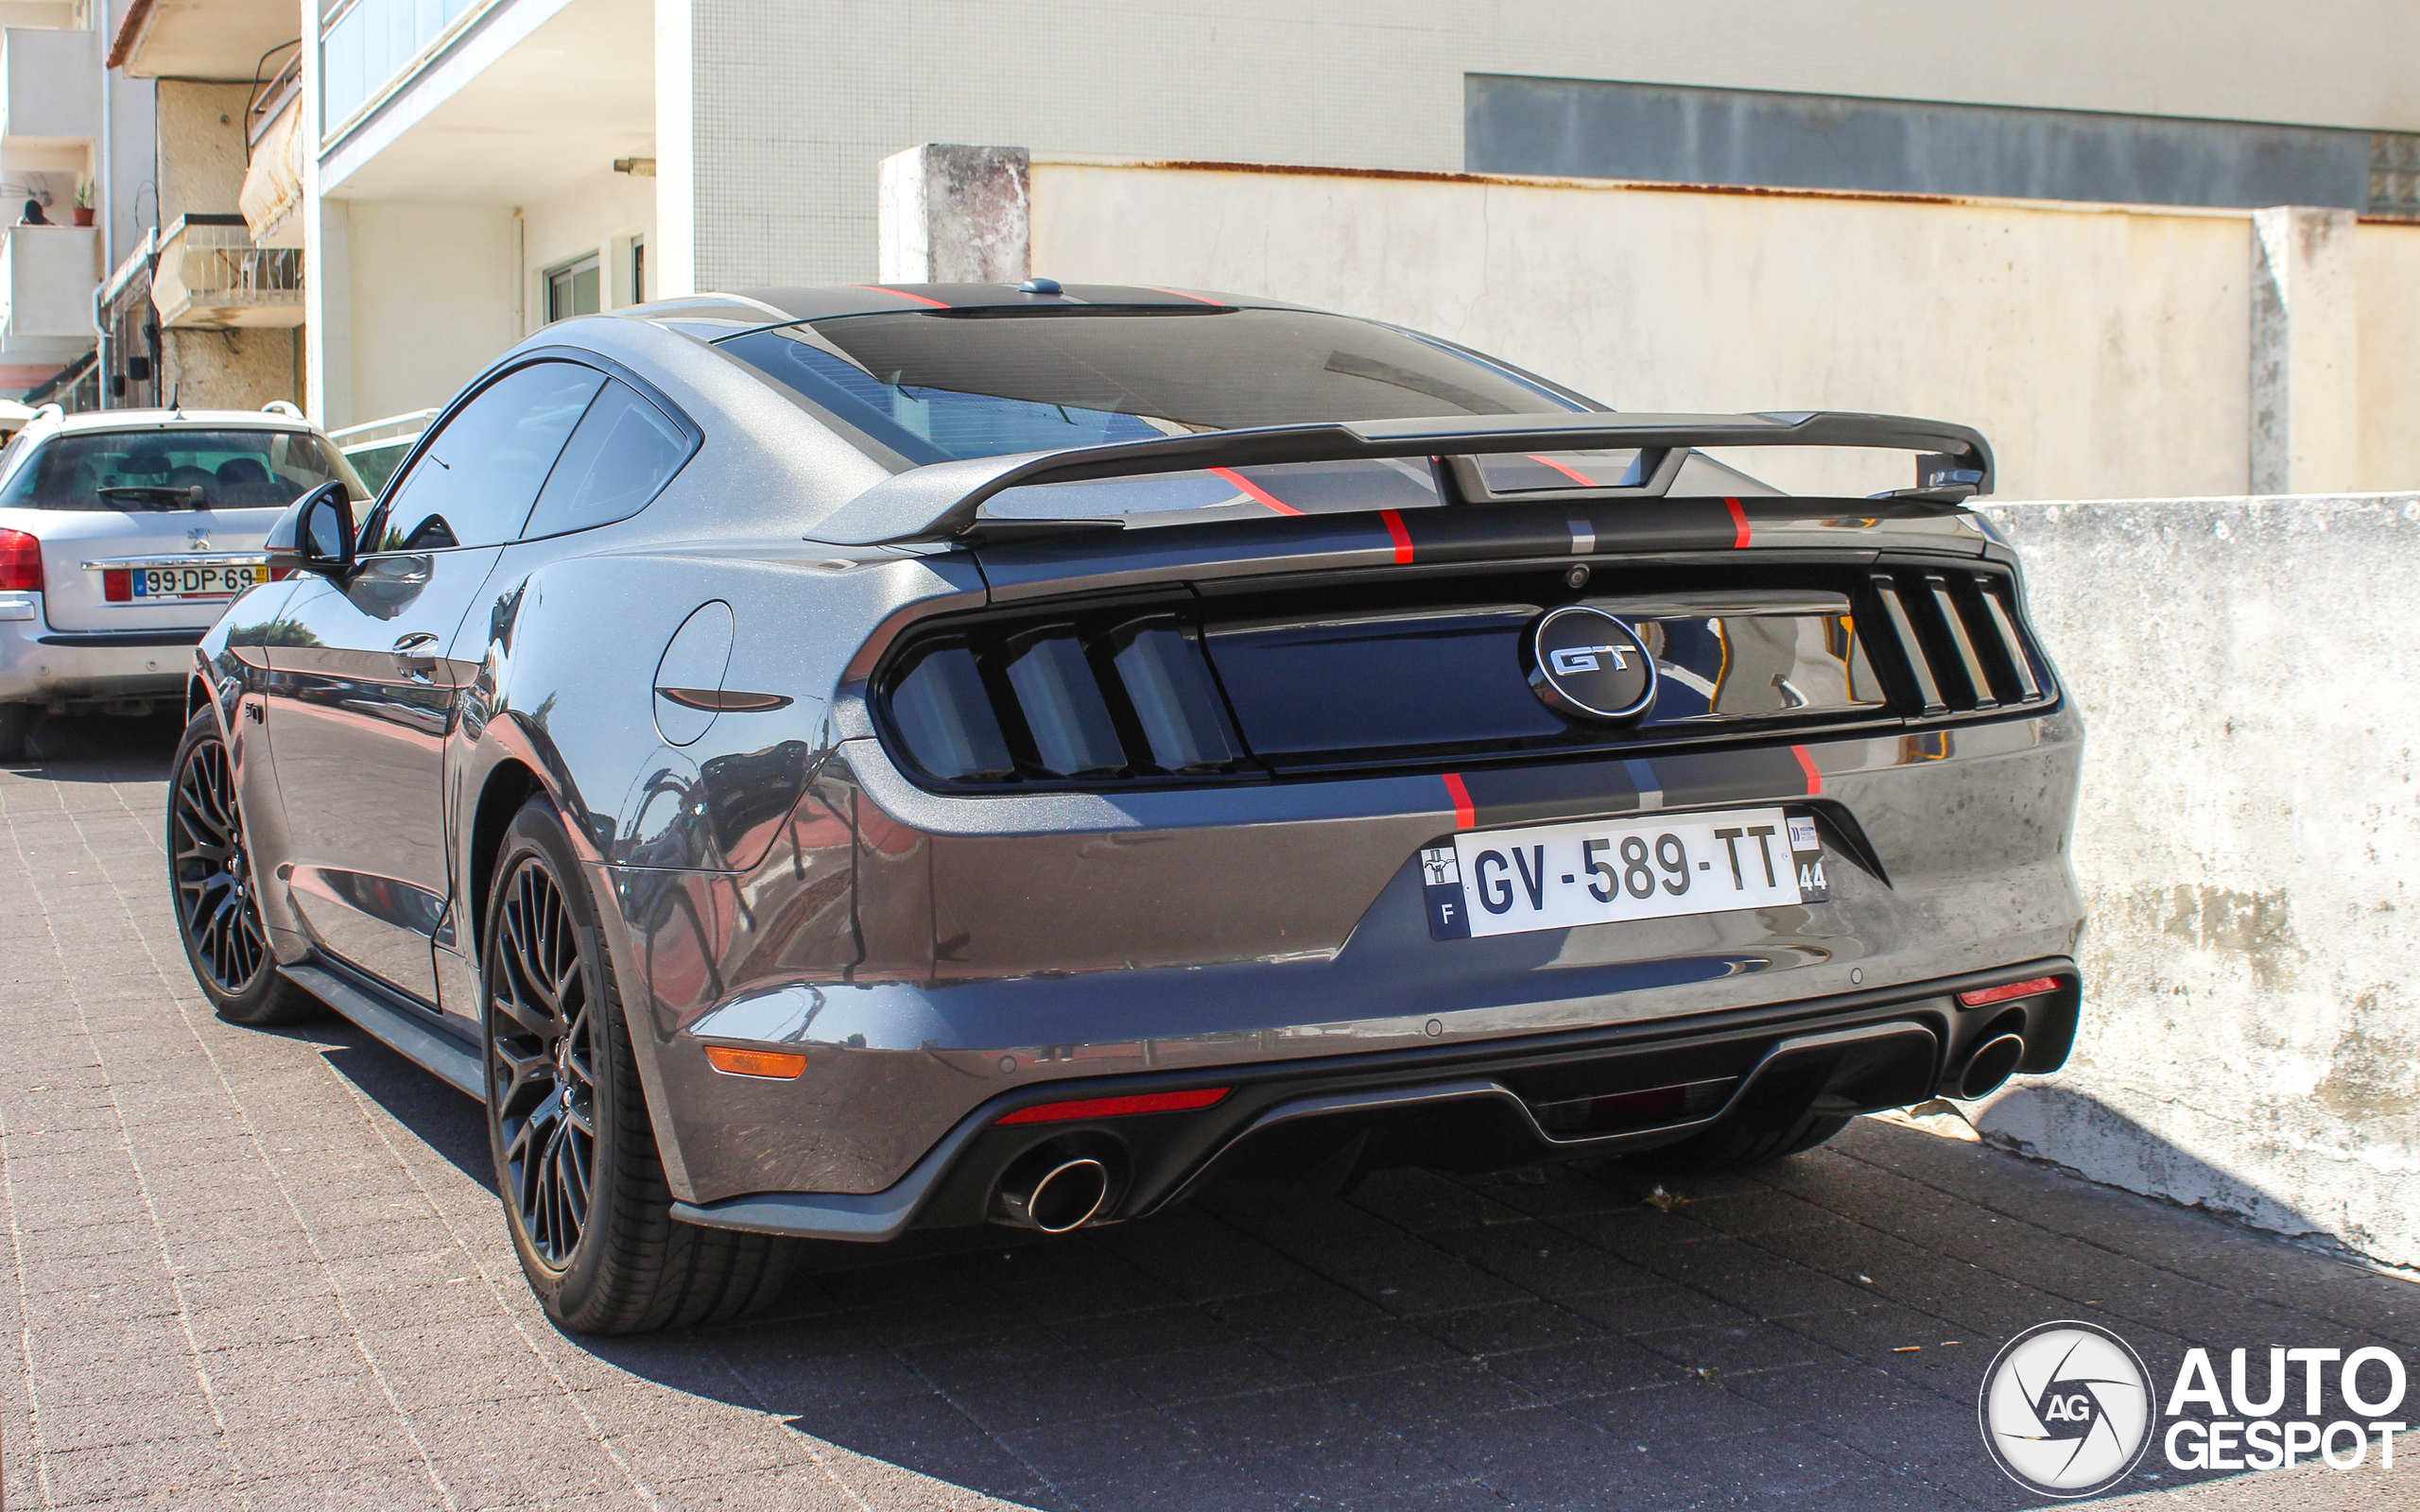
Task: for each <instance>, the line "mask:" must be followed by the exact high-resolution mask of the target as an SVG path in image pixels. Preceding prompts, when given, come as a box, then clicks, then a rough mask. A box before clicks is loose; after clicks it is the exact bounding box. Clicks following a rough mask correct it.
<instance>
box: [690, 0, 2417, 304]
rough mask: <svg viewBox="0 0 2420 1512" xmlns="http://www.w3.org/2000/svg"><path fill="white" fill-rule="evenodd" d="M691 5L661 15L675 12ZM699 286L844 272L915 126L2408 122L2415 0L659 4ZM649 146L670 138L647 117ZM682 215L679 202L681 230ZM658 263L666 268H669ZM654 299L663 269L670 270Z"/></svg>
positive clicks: (1440, 139) (1367, 160)
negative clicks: (806, 7)
mask: <svg viewBox="0 0 2420 1512" xmlns="http://www.w3.org/2000/svg"><path fill="white" fill-rule="evenodd" d="M673 13H677V14H673ZM657 14H658V38H657V54H656V66H657V70H658V74H657V89H656V98H657V100H658V108H659V112H660V114H661V113H662V112H665V111H666V110H668V109H670V108H671V106H672V104H673V102H674V101H676V100H679V99H681V98H683V97H689V98H693V99H694V102H695V105H694V118H695V135H694V147H693V148H692V152H693V154H694V173H695V179H694V182H693V183H692V182H691V181H690V180H686V179H684V178H682V177H679V176H677V175H676V174H675V173H672V172H667V175H666V179H665V180H664V184H665V189H666V194H667V195H670V194H675V193H679V194H681V195H683V203H684V204H685V205H686V206H687V207H688V209H687V210H685V211H684V212H683V214H687V215H694V217H695V220H696V228H697V229H696V242H695V253H694V268H692V266H689V265H687V264H683V265H682V266H680V267H679V272H680V274H681V275H682V276H683V277H684V278H685V277H691V276H694V278H695V280H696V285H697V286H698V287H701V288H740V287H748V286H752V285H766V284H777V283H848V282H855V281H856V280H859V279H862V278H865V277H866V276H868V274H869V272H870V271H871V269H872V268H873V260H874V219H873V207H874V165H875V164H876V163H878V162H880V161H881V160H882V159H883V158H884V157H886V156H888V155H889V154H890V153H892V152H895V151H898V150H899V149H901V148H903V147H908V146H914V145H916V144H917V143H920V142H970V143H993V144H1022V145H1025V146H1036V147H1048V148H1052V149H1055V150H1060V151H1065V152H1097V153H1118V154H1122V155H1127V156H1139V157H1165V158H1185V159H1215V160H1219V161H1228V162H1253V163H1337V164H1349V165H1353V166H1360V167H1386V168H1409V169H1426V170H1445V171H1451V170H1458V169H1460V168H1461V167H1462V165H1463V157H1462V119H1463V82H1462V80H1463V76H1464V75H1465V74H1466V73H1473V72H1477V73H1507V74H1528V75H1537V76H1546V77H1566V78H1602V79H1623V80H1632V81H1639V82H1649V83H1668V84H1698V85H1719V86H1727V87H1733V88H1740V89H1765V90H1789V91H1801V92H1810V93H1819V94H1851V95H1864V96H1870V97H1877V98H1887V99H1907V98H1920V99H1938V100H1950V101H1960V102H1966V103H1976V104H1997V105H2016V106H2037V107H2050V108H2063V109H2074V110H2090V111H2118V112H2138V113H2146V114H2167V115H2179V116H2199V117H2207V118H2214V119H2222V120H2251V121H2270V122H2287V123H2295V124H2304V125H2312V126H2342V127H2359V128H2365V129H2394V130H2411V129H2420V73H2415V72H2414V70H2412V69H2411V66H2410V60H2411V58H2412V57H2413V56H2414V55H2415V54H2420V7H2414V6H2411V5H2410V4H2409V3H2408V0H2338V3H2335V4H2329V5H2325V6H2304V7H2299V8H2291V9H2281V8H2280V7H2278V6H2277V5H2275V4H2274V3H2273V0H2130V3H2128V4H2125V5H2119V6H2112V5H2109V4H2106V3H2103V0H2037V3H2034V4H2029V5H2015V4H1993V5H1972V4H1970V5H1942V4H1940V3H1938V0H1840V3H1836V4H1831V5H1822V6H1810V5H1806V4H1803V3H1801V0H1717V3H1709V4H1703V5H1695V6H1674V5H1669V4H1663V3H1658V0H1311V3H1308V4H1305V3H1303V0H1173V3H1168V4H1163V5H1158V6H1153V7H1149V8H1139V7H1133V6H1123V5H1110V4H1104V3H1102V0H1029V3H1026V4H1021V5H1018V6H1015V7H1011V8H1007V9H997V8H983V7H977V8H973V9H970V8H969V7H967V6H966V5H964V4H963V3H960V0H888V3H885V4H881V5H872V4H850V5H826V6H821V7H817V8H815V14H814V19H813V21H812V23H811V24H809V23H808V22H807V21H806V20H805V19H804V16H803V14H802V11H801V9H800V8H799V7H798V5H797V4H796V0H658V5H657ZM657 135H658V141H659V144H660V146H659V151H660V153H661V154H662V155H663V156H665V157H666V158H670V157H673V156H676V155H677V154H678V152H679V144H678V142H677V141H676V139H675V136H674V134H673V133H672V132H670V131H667V130H666V129H663V125H662V123H661V120H660V121H659V129H658V133H657ZM671 218H672V213H671V212H667V213H666V220H667V223H669V221H670V220H671ZM670 266H672V263H671V260H667V267H668V268H669V267H670ZM675 286H676V285H675V284H674V283H670V282H667V283H666V288H667V289H671V288H673V287H675Z"/></svg>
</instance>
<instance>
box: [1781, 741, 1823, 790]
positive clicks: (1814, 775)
mask: <svg viewBox="0 0 2420 1512" xmlns="http://www.w3.org/2000/svg"><path fill="white" fill-rule="evenodd" d="M1789 753H1790V754H1791V755H1792V756H1795V757H1797V758H1798V765H1799V767H1800V769H1801V770H1803V771H1805V772H1806V796H1807V797H1808V798H1820V797H1822V796H1823V793H1824V774H1823V773H1822V772H1819V771H1817V770H1816V769H1815V758H1814V757H1812V756H1810V755H1808V754H1807V752H1806V747H1804V746H1792V747H1789Z"/></svg>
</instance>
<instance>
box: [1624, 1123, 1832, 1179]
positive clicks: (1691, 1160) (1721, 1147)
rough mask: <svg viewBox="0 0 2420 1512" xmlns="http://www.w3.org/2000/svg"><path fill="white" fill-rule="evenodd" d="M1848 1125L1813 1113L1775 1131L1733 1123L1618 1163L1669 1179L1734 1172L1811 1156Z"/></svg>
mask: <svg viewBox="0 0 2420 1512" xmlns="http://www.w3.org/2000/svg"><path fill="white" fill-rule="evenodd" d="M1848 1125H1849V1121H1848V1118H1847V1117H1846V1116H1845V1115H1843V1114H1840V1113H1818V1112H1816V1111H1814V1110H1813V1109H1811V1108H1801V1109H1799V1110H1798V1112H1797V1114H1796V1116H1794V1117H1792V1118H1789V1119H1788V1120H1787V1121H1785V1122H1783V1123H1782V1124H1781V1125H1778V1126H1775V1125H1771V1124H1752V1123H1748V1122H1743V1121H1738V1120H1734V1121H1732V1122H1730V1123H1726V1124H1719V1125H1715V1126H1714V1127H1713V1128H1710V1129H1707V1130H1705V1131H1704V1132H1703V1133H1701V1134H1692V1135H1690V1136H1689V1137H1688V1138H1687V1139H1685V1140H1683V1141H1681V1142H1680V1143H1676V1144H1666V1145H1662V1146H1659V1147H1658V1148H1655V1149H1652V1150H1645V1151H1642V1152H1640V1153H1639V1154H1637V1155H1634V1156H1631V1157H1629V1158H1628V1159H1627V1160H1624V1161H1623V1162H1622V1163H1623V1164H1625V1165H1628V1166H1631V1167H1633V1168H1634V1169H1637V1170H1643V1171H1655V1172H1659V1173H1664V1174H1668V1175H1671V1176H1696V1175H1700V1174H1703V1173H1705V1172H1711V1171H1737V1170H1739V1169H1740V1168H1742V1167H1744V1166H1751V1165H1763V1164H1765V1163H1767V1162H1768V1161H1772V1160H1781V1159H1783V1158H1784V1157H1785V1156H1791V1155H1797V1154H1800V1153H1802V1152H1804V1151H1806V1150H1811V1149H1813V1148H1814V1147H1815V1146H1817V1145H1818V1144H1821V1143H1824V1141H1825V1140H1828V1139H1830V1138H1831V1137H1832V1136H1833V1135H1835V1134H1838V1133H1839V1132H1840V1131H1841V1130H1842V1129H1844V1128H1846V1127H1848Z"/></svg>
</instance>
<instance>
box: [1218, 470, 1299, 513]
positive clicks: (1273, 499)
mask: <svg viewBox="0 0 2420 1512" xmlns="http://www.w3.org/2000/svg"><path fill="white" fill-rule="evenodd" d="M1207 471H1208V472H1209V473H1210V475H1211V476H1212V477H1215V478H1225V479H1226V480H1227V481H1228V482H1230V483H1232V484H1234V485H1235V486H1236V488H1238V489H1241V490H1244V491H1245V492H1246V493H1249V494H1251V495H1252V496H1253V499H1254V500H1255V501H1257V502H1259V503H1261V504H1264V505H1267V506H1268V507H1270V508H1271V509H1274V510H1276V511H1277V512H1278V513H1279V514H1301V513H1302V512H1303V511H1302V510H1300V509H1297V508H1295V507H1293V506H1292V505H1290V504H1288V503H1287V502H1286V501H1285V500H1283V499H1281V498H1279V497H1278V496H1277V495H1275V494H1273V493H1271V492H1270V491H1269V490H1267V489H1264V488H1262V487H1261V486H1260V485H1259V484H1257V483H1254V482H1253V480H1252V479H1250V478H1248V477H1246V476H1244V475H1243V474H1242V473H1240V472H1236V470H1235V469H1234V468H1231V467H1214V468H1210V469H1208V470H1207Z"/></svg>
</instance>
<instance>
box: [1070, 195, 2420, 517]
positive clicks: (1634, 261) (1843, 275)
mask: <svg viewBox="0 0 2420 1512" xmlns="http://www.w3.org/2000/svg"><path fill="white" fill-rule="evenodd" d="M2270 214H2271V213H2266V212H2262V213H2254V212H2244V211H2179V210H2170V209H2146V208H2142V207H2133V208H2126V207H2112V206H2099V205H2061V204H2052V203H2029V202H2024V201H2013V200H1941V199H1922V198H1905V197H1899V198H1893V197H1876V196H1854V195H1829V194H1823V193H1797V192H1790V193H1755V194H1741V193H1731V192H1704V191H1695V190H1687V189H1678V188H1670V187H1659V186H1652V185H1621V184H1609V183H1604V182H1599V181H1593V180H1520V179H1497V178H1481V177H1478V176H1473V175H1389V174H1369V173H1361V174H1353V173H1340V172H1308V171H1294V170H1270V169H1258V168H1253V169H1238V168H1218V167H1199V166H1184V165H1169V164H1166V163H1156V164H1155V163H1133V162H1131V161H1119V160H1081V159H1070V158H1067V157H1064V156H1060V157H1057V158H1053V157H1050V156H1046V155H1043V154H1036V155H1035V156H1034V159H1033V162H1032V166H1031V170H1030V204H1029V215H1030V226H1031V232H1030V234H1031V263H1032V267H1033V270H1034V271H1035V272H1037V273H1043V274H1047V275H1049V276H1051V277H1054V278H1058V279H1061V280H1064V281H1068V282H1076V281H1083V280H1100V281H1106V282H1132V283H1173V284H1179V285H1184V286H1191V287H1200V288H1214V289H1234V290H1240V291H1248V292H1252V293H1256V294H1266V295H1272V296H1275V297H1277V298H1279V299H1286V300H1293V301H1301V302H1303V303H1306V304H1312V305H1318V306H1322V307H1324V308H1328V309H1335V310H1342V311H1347V312H1350V313H1353V314H1357V315H1367V316H1373V317H1376V318H1381V319H1387V320H1394V321H1399V322H1401V323H1403V324H1406V325H1409V326H1413V327H1416V328H1418V329H1422V330H1426V331H1431V332H1434V333H1436V334H1438V335H1444V336H1449V337H1452V338H1453V339H1455V340H1458V341H1462V342H1467V343H1468V344H1470V345H1472V346H1474V347H1477V348H1478V349H1479V350H1481V351H1484V352H1494V353H1495V354H1497V355H1500V356H1502V357H1505V358H1507V359H1508V360H1510V361H1513V362H1516V363H1519V364H1521V365H1523V366H1525V367H1528V368H1531V369H1535V370H1537V371H1540V372H1543V373H1546V374H1547V375H1549V376H1552V377H1554V378H1557V379H1560V380H1562V381H1564V382H1566V383H1569V384H1571V385H1572V386H1573V387H1577V388H1580V389H1581V390H1582V391H1583V392H1587V393H1590V394H1593V395H1595V396H1596V397H1597V398H1599V399H1601V400H1603V401H1604V402H1606V403H1607V404H1613V405H1615V406H1616V407H1617V408H1621V409H1635V410H1758V409H1803V408H1826V409H1851V410H1879V411H1885V412H1897V413H1907V414H1919V415H1939V416H1943V417H1945V418H1949V419H1955V420H1961V421H1967V422H1969V423H1972V424H1975V425H1978V426H1979V427H1981V428H1982V430H1983V431H1984V433H1985V434H1986V435H1988V436H1990V437H1991V438H1992V440H1993V442H1994V444H1995V445H1996V447H1997V449H1998V453H1999V459H2000V464H2001V482H2000V491H2001V493H2002V495H2003V496H2014V497H2034V498H2059V497H2078V496H2088V495H2097V496H2113V497H2123V496H2130V495H2131V496H2152V497H2158V496H2172V495H2183V494H2230V493H2240V492H2244V491H2246V490H2247V489H2248V488H2249V487H2250V484H2251V479H2252V476H2253V472H2252V469H2253V465H2254V462H2255V458H2256V454H2258V455H2262V456H2264V457H2266V458H2267V459H2268V463H2269V465H2268V469H2267V472H2266V473H2265V474H2264V475H2265V476H2267V477H2268V478H2269V479H2270V480H2271V482H2272V486H2273V487H2279V488H2286V489H2292V490H2299V491H2311V490H2321V489H2346V488H2357V487H2358V488H2364V489H2375V488H2411V487H2420V440H2416V439H2415V430H2420V427H2414V426H2413V425H2412V424H2411V420H2410V417H2411V415H2412V414H2413V413H2414V412H2415V411H2420V280H2415V279H2414V278H2413V277H2412V274H2413V273H2414V272H2415V271H2420V226H2413V225H2405V224H2394V223H2387V222H2366V223H2362V224H2359V225H2358V226H2356V224H2355V223H2354V220H2353V217H2352V216H2351V215H2349V214H2347V213H2343V212H2334V213H2304V212H2296V213H2294V216H2293V217H2286V218H2285V219H2282V220H2277V221H2276V225H2277V226H2278V227H2279V228H2280V231H2279V235H2278V237H2277V238H2275V239H2276V240H2277V241H2278V242H2279V248H2278V249H2277V252H2276V256H2277V258H2278V259H2279V262H2278V263H2277V265H2276V266H2268V265H2264V264H2263V263H2262V262H2261V247H2262V242H2261V238H2260V237H2259V235H2258V234H2257V233H2256V227H2257V225H2258V224H2260V221H2259V216H2260V215H2270ZM2294 217H2300V218H2299V219H2297V218H2294ZM2272 218H2273V219H2275V217H2274V216H2273V217H2272ZM2312 223H2315V224H2316V225H2318V226H2319V228H2320V229H2321V230H2322V231H2327V230H2331V229H2332V230H2333V231H2334V232H2336V235H2335V236H2334V238H2333V239H2330V238H2329V237H2326V236H2314V235H2312V234H2308V231H2309V225H2310V224H2312ZM2256 275H2259V276H2260V287H2261V289H2262V290H2263V291H2265V293H2266V294H2267V295H2268V296H2269V300H2268V302H2267V304H2265V305H2263V306H2261V307H2260V308H2259V309H2257V310H2256V306H2255V301H2254V286H2255V282H2256ZM2357 333H2358V353H2357V352H2356V350H2355V346H2356V334H2357ZM2256 338H2261V339H2263V340H2265V346H2264V350H2270V349H2273V350H2270V355H2271V358H2272V361H2271V364H2270V366H2269V367H2268V368H2267V369H2265V371H2266V375H2267V376H2266V379H2265V382H2266V385H2267V387H2266V388H2265V389H2264V393H2266V395H2267V398H2268V400H2269V403H2270V406H2271V409H2272V411H2273V413H2272V416H2271V420H2270V422H2269V424H2268V426H2267V428H2266V429H2264V430H2263V431H2262V432H2261V433H2260V435H2259V436H2257V437H2256V434H2255V429H2254V424H2253V410H2254V398H2255V396H2254V377H2253V371H2254V358H2255V345H2256ZM2280 364H2283V365H2285V366H2280ZM2289 369H2290V370H2291V372H2292V374H2293V377H2294V382H2293V383H2292V384H2290V385H2289V384H2287V383H2286V382H2285V374H2286V373H2287V371H2288V370H2289ZM2357 393H2358V396H2359V409H2358V416H2357V414H2356V404H2355V399H2356V395H2357ZM2297 417H2299V418H2297ZM2357 419H2358V420H2359V425H2358V426H2357V425H2356V424H2355V421H2356V420H2357ZM2264 444H2265V445H2266V446H2267V447H2268V448H2269V451H2268V452H2266V453H2263V452H2261V451H2260V448H2261V446H2262V445H2264ZM2271 454H2273V455H2271ZM1775 481H1776V482H1780V483H1783V484H1785V486H1792V487H1806V486H1809V485H1810V484H1812V483H1813V482H1815V481H1817V479H1816V477H1815V476H1813V475H1808V476H1797V475H1792V476H1789V477H1781V476H1776V477H1775ZM1860 491H1863V490H1860Z"/></svg>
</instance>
